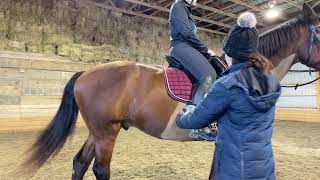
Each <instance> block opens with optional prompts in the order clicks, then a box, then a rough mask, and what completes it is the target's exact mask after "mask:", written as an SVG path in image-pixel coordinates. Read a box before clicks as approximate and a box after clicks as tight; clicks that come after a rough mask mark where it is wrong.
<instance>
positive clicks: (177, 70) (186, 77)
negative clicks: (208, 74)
mask: <svg viewBox="0 0 320 180" xmlns="http://www.w3.org/2000/svg"><path fill="white" fill-rule="evenodd" d="M166 61H167V62H168V64H169V67H165V68H164V79H165V84H166V89H167V93H168V95H169V96H170V97H171V98H172V99H174V100H176V101H180V102H183V103H190V102H192V98H193V97H192V95H193V94H194V93H193V92H194V91H195V90H196V88H197V85H198V82H197V81H196V80H195V78H194V77H193V76H192V75H191V73H189V72H188V71H187V70H186V69H185V68H184V67H183V66H182V64H181V63H180V62H179V61H177V60H176V59H174V58H172V57H170V56H166ZM209 62H210V64H211V65H212V67H213V68H214V69H215V71H216V72H217V75H218V78H219V77H220V74H221V73H222V72H223V71H225V70H226V69H227V67H228V66H227V64H226V62H225V61H224V60H222V59H220V58H219V57H212V58H211V59H210V60H209Z"/></svg>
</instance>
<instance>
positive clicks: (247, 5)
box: [230, 0, 263, 12]
mask: <svg viewBox="0 0 320 180" xmlns="http://www.w3.org/2000/svg"><path fill="white" fill-rule="evenodd" d="M230 1H231V2H233V3H236V4H239V5H241V6H244V7H247V8H250V9H253V10H255V11H258V12H261V11H263V9H261V8H259V7H258V6H255V5H252V4H250V3H248V2H244V1H242V0H230Z"/></svg>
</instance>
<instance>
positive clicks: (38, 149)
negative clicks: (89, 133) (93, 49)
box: [23, 72, 83, 174]
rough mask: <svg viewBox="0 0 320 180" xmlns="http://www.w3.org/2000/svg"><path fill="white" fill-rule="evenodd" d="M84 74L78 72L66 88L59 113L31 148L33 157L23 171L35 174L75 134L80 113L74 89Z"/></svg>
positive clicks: (27, 161) (28, 160) (26, 162)
mask: <svg viewBox="0 0 320 180" xmlns="http://www.w3.org/2000/svg"><path fill="white" fill-rule="evenodd" d="M82 73H83V72H77V73H76V74H74V75H73V76H72V78H71V79H70V80H69V82H68V83H67V85H66V87H65V88H64V92H63V97H62V101H61V104H60V107H59V110H58V112H57V113H56V115H55V116H54V118H53V120H52V121H51V122H50V124H49V125H48V126H47V127H46V129H45V130H44V131H43V132H42V133H41V135H40V136H39V137H38V139H37V141H36V142H35V144H34V145H33V146H32V147H31V149H30V151H29V152H30V155H31V156H30V157H29V159H27V160H26V161H25V162H24V164H23V169H24V170H27V173H29V174H30V173H33V172H35V171H36V170H38V169H39V168H40V167H41V166H43V164H44V163H45V162H46V161H47V160H48V159H49V158H51V157H53V156H55V155H56V154H58V153H59V151H60V150H61V148H62V147H63V145H64V143H65V142H66V140H67V138H68V136H69V135H71V134H72V133H73V131H74V128H75V124H76V120H77V117H78V112H79V110H78V106H77V104H76V101H75V98H74V92H73V89H74V84H75V82H76V80H77V79H78V78H79V76H80V75H81V74H82ZM29 152H27V153H29ZM30 171H31V172H30Z"/></svg>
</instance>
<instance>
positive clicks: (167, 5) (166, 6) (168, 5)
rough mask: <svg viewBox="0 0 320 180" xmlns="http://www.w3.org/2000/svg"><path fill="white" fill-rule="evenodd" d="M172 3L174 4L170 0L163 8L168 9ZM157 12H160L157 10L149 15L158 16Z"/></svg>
mask: <svg viewBox="0 0 320 180" xmlns="http://www.w3.org/2000/svg"><path fill="white" fill-rule="evenodd" d="M173 3H174V1H171V0H170V1H169V3H167V4H165V5H164V6H163V7H165V8H168V7H170V6H171V5H172V4H173ZM159 12H161V11H159V10H157V11H155V12H153V13H151V14H150V15H156V14H158V13H159Z"/></svg>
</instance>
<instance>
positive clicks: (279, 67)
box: [271, 53, 296, 81]
mask: <svg viewBox="0 0 320 180" xmlns="http://www.w3.org/2000/svg"><path fill="white" fill-rule="evenodd" d="M295 58H296V54H295V53H292V54H289V55H288V56H287V57H285V58H282V59H279V61H278V63H273V64H274V68H273V69H272V70H271V74H272V75H273V76H274V77H276V78H277V79H278V80H279V81H281V80H282V79H283V78H284V76H285V75H286V74H287V73H288V72H289V70H290V69H291V67H292V65H293V64H295V62H294V60H295Z"/></svg>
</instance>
